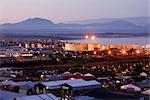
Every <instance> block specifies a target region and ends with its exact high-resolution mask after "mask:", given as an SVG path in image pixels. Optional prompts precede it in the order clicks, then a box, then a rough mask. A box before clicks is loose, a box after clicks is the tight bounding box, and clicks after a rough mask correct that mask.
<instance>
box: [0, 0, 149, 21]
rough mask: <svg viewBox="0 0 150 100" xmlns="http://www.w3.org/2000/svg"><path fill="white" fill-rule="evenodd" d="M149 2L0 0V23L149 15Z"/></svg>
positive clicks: (144, 0) (125, 0)
mask: <svg viewBox="0 0 150 100" xmlns="http://www.w3.org/2000/svg"><path fill="white" fill-rule="evenodd" d="M149 5H150V0H0V23H8V22H11V23H13V22H18V21H22V20H25V19H28V18H33V17H40V18H46V19H49V20H52V21H54V22H56V23H58V22H64V21H72V20H86V19H97V18H124V17H139V16H150V11H148V6H149Z"/></svg>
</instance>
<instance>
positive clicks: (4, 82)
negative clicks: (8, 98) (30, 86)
mask: <svg viewBox="0 0 150 100" xmlns="http://www.w3.org/2000/svg"><path fill="white" fill-rule="evenodd" d="M1 84H2V85H11V86H18V84H17V83H16V82H14V81H12V80H10V81H7V80H6V81H2V82H1Z"/></svg>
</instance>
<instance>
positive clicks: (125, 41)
mask: <svg viewBox="0 0 150 100" xmlns="http://www.w3.org/2000/svg"><path fill="white" fill-rule="evenodd" d="M64 41H65V42H74V43H100V44H103V45H109V44H111V45H129V44H130V45H131V44H132V45H148V44H150V37H125V38H122V37H121V38H120V37H119V38H96V39H95V40H90V39H88V40H87V39H80V40H64Z"/></svg>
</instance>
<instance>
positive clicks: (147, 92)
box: [141, 89, 150, 95]
mask: <svg viewBox="0 0 150 100" xmlns="http://www.w3.org/2000/svg"><path fill="white" fill-rule="evenodd" d="M141 93H142V94H146V95H150V89H149V90H146V91H142V92H141Z"/></svg>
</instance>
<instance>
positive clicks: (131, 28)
mask: <svg viewBox="0 0 150 100" xmlns="http://www.w3.org/2000/svg"><path fill="white" fill-rule="evenodd" d="M149 29H150V17H132V18H108V19H93V20H81V21H68V22H64V23H53V22H52V21H50V20H48V19H43V18H30V19H27V20H24V21H21V22H18V23H6V24H1V25H0V33H14V34H36V33H39V34H41V33H42V34H49V33H53V34H56V33H63V34H64V33H83V32H96V33H107V32H117V33H149V32H150V30H149Z"/></svg>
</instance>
